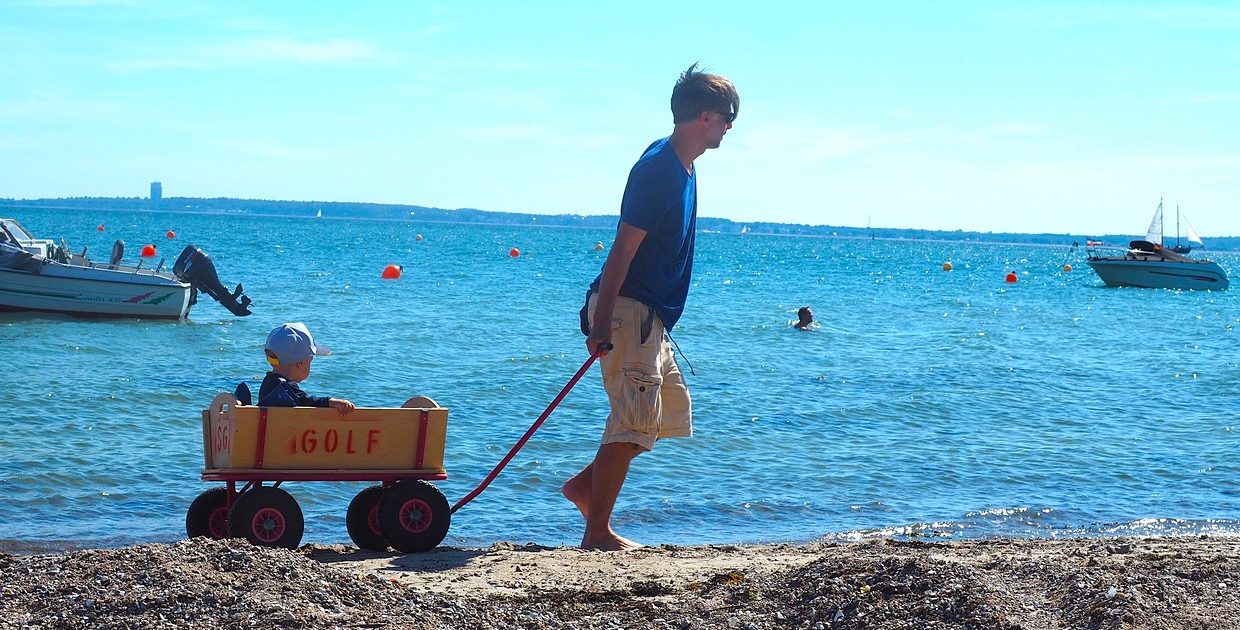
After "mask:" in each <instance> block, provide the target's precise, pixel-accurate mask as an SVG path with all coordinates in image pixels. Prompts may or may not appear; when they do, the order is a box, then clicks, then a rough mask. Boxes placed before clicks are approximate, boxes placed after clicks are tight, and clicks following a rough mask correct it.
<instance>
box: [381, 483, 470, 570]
mask: <svg viewBox="0 0 1240 630" xmlns="http://www.w3.org/2000/svg"><path fill="white" fill-rule="evenodd" d="M451 522H452V513H451V510H450V509H449V508H448V500H447V499H445V498H444V496H443V493H442V492H440V491H439V488H436V487H435V486H432V485H431V484H429V483H427V482H425V481H422V480H421V479H406V480H404V481H401V482H398V483H396V485H393V486H391V487H390V488H388V489H387V491H386V492H384V493H383V498H382V499H380V501H379V531H381V532H383V537H384V538H385V539H387V542H388V544H389V545H391V546H392V548H394V549H396V550H397V551H400V552H402V553H414V552H418V551H430V550H431V549H434V548H435V546H436V545H438V544H439V543H440V542H442V541H443V538H444V536H447V535H448V526H449V525H450V524H451Z"/></svg>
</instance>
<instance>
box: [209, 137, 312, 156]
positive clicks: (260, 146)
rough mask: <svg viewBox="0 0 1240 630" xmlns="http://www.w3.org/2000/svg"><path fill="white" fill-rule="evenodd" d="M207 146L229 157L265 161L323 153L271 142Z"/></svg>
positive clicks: (228, 142) (225, 141) (236, 141)
mask: <svg viewBox="0 0 1240 630" xmlns="http://www.w3.org/2000/svg"><path fill="white" fill-rule="evenodd" d="M208 143H209V144H211V145H212V146H215V147H219V148H221V149H224V150H225V151H226V152H227V154H229V155H248V156H252V157H258V158H262V159H265V160H282V161H283V160H293V159H299V158H307V157H321V156H322V155H323V152H322V151H320V150H318V149H308V148H305V147H295V146H290V145H286V144H281V143H279V142H276V141H273V140H239V139H231V138H225V139H216V140H209V141H208Z"/></svg>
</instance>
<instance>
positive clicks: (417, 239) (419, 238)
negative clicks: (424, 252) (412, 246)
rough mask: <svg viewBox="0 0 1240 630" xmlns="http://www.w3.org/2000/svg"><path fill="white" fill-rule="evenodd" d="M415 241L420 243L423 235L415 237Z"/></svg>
mask: <svg viewBox="0 0 1240 630" xmlns="http://www.w3.org/2000/svg"><path fill="white" fill-rule="evenodd" d="M413 239H414V240H415V241H420V240H422V235H421V234H419V235H417V236H415V237H413Z"/></svg>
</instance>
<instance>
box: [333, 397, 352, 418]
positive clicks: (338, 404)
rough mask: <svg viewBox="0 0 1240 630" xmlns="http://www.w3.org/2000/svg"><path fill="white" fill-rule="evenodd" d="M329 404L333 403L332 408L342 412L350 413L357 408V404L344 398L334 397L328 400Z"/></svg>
mask: <svg viewBox="0 0 1240 630" xmlns="http://www.w3.org/2000/svg"><path fill="white" fill-rule="evenodd" d="M327 404H328V405H331V407H332V409H335V410H336V411H339V412H340V413H342V414H345V413H349V412H350V411H353V410H354V409H357V405H355V404H353V403H352V402H350V401H348V400H345V399H343V398H332V399H330V400H328V401H327Z"/></svg>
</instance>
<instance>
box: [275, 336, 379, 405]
mask: <svg viewBox="0 0 1240 630" xmlns="http://www.w3.org/2000/svg"><path fill="white" fill-rule="evenodd" d="M264 351H265V352H266V353H267V362H268V363H270V364H271V367H272V370H271V371H270V372H268V373H267V376H266V377H264V378H263V384H262V385H261V386H260V387H259V388H258V404H259V406H262V407H332V408H334V409H335V410H336V411H339V412H340V413H349V412H350V411H353V409H354V408H355V407H356V406H355V405H354V404H353V403H352V402H349V401H348V400H345V399H343V398H331V397H328V396H311V395H309V394H307V393H306V392H304V391H302V390H301V387H300V386H298V385H297V383H300V382H301V381H304V380H306V377H308V376H310V362H311V361H312V360H313V359H314V357H316V356H320V357H321V356H327V355H329V354H331V353H332V351H331V349H330V348H328V347H327V346H324V345H322V344H318V345H315V343H314V337H311V336H310V330H309V329H307V328H306V325H305V324H303V323H301V322H293V323H291V324H281V325H280V326H278V327H276V329H275V330H272V331H271V333H269V334H268V335H267V344H266V347H265V348H264Z"/></svg>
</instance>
